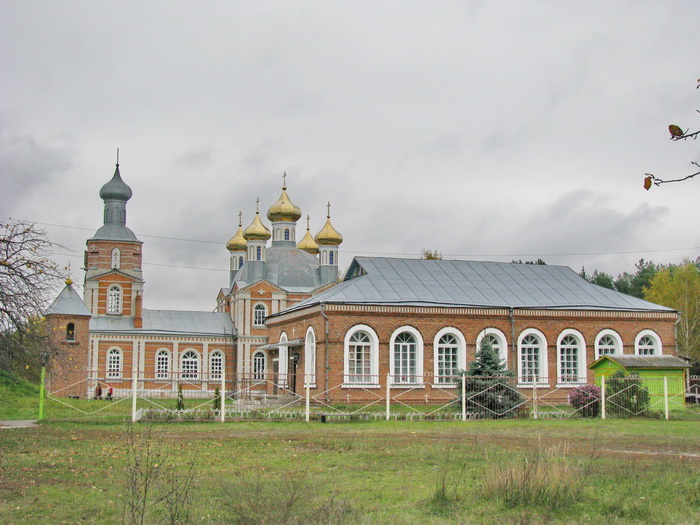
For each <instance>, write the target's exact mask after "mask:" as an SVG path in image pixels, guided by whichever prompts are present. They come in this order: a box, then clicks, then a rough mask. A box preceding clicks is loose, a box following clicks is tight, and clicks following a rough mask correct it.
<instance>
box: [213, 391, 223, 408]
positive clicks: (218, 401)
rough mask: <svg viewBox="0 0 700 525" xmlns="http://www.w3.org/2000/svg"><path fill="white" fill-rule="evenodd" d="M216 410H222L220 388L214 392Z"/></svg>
mask: <svg viewBox="0 0 700 525" xmlns="http://www.w3.org/2000/svg"><path fill="white" fill-rule="evenodd" d="M214 410H221V391H220V390H219V387H218V386H217V387H216V390H214Z"/></svg>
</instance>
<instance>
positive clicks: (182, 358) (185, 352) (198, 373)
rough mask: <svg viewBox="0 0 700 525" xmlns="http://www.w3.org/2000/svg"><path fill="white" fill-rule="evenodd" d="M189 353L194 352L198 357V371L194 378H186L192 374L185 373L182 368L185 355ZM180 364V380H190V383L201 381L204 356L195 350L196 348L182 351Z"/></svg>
mask: <svg viewBox="0 0 700 525" xmlns="http://www.w3.org/2000/svg"><path fill="white" fill-rule="evenodd" d="M188 352H193V353H194V354H195V355H196V356H197V370H196V373H195V374H194V377H185V374H191V373H192V372H191V371H190V372H185V371H184V367H183V366H182V362H183V360H184V358H185V354H187V353H188ZM179 354H180V355H179V363H180V379H182V380H190V381H199V379H200V378H201V373H202V356H201V355H200V353H199V352H198V351H197V350H195V349H194V348H185V349H184V350H181V351H180V352H179Z"/></svg>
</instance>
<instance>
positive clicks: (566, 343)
mask: <svg viewBox="0 0 700 525" xmlns="http://www.w3.org/2000/svg"><path fill="white" fill-rule="evenodd" d="M585 382H586V344H585V342H584V339H583V335H582V334H581V333H580V332H578V331H577V330H564V331H563V332H562V333H561V334H559V338H558V339H557V383H559V384H562V385H572V386H573V385H576V384H580V383H585Z"/></svg>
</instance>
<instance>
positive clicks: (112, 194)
mask: <svg viewBox="0 0 700 525" xmlns="http://www.w3.org/2000/svg"><path fill="white" fill-rule="evenodd" d="M132 194H133V193H132V191H131V188H130V187H129V186H127V185H126V183H125V182H124V181H123V180H122V177H121V175H120V173H119V164H118V163H117V169H115V170H114V176H113V177H112V180H110V181H109V182H108V183H107V184H105V185H104V186H102V189H101V190H100V198H101V199H102V200H104V201H106V200H117V201H124V202H126V201H128V200H129V199H130V198H131V196H132Z"/></svg>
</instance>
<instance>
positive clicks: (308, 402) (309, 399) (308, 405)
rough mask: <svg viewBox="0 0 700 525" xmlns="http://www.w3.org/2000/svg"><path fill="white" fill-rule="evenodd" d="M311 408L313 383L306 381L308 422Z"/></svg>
mask: <svg viewBox="0 0 700 525" xmlns="http://www.w3.org/2000/svg"><path fill="white" fill-rule="evenodd" d="M310 409H311V385H309V382H308V381H307V382H306V422H307V423H308V422H309V419H310V418H309V412H310Z"/></svg>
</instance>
